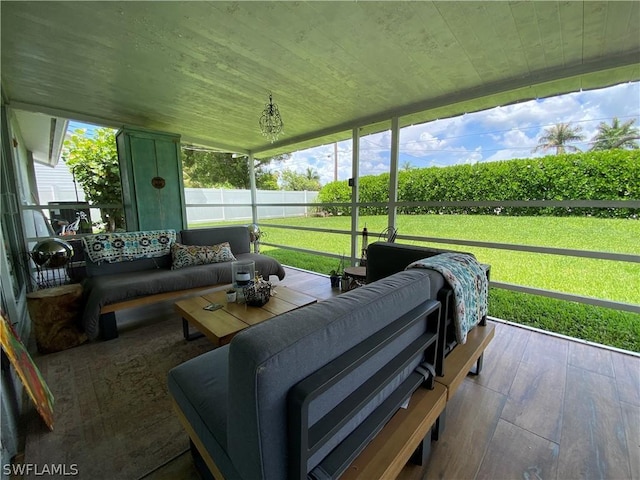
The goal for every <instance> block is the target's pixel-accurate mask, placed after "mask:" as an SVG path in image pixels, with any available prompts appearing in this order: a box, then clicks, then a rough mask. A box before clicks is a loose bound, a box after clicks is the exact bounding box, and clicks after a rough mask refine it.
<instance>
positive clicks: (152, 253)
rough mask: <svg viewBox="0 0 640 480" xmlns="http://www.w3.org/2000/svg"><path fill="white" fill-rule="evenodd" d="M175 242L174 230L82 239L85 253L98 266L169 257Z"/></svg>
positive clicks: (115, 234) (113, 234) (92, 236)
mask: <svg viewBox="0 0 640 480" xmlns="http://www.w3.org/2000/svg"><path fill="white" fill-rule="evenodd" d="M175 241H176V231H175V230H149V231H146V232H114V233H102V234H98V235H88V236H86V237H83V239H82V242H83V243H84V249H85V252H86V253H87V255H89V258H90V259H91V261H92V262H93V263H95V264H98V265H99V264H100V263H102V262H106V263H117V262H126V261H132V260H139V259H141V258H154V257H162V256H164V255H169V254H170V253H171V244H172V243H174V242H175Z"/></svg>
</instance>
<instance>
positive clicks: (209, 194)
mask: <svg viewBox="0 0 640 480" xmlns="http://www.w3.org/2000/svg"><path fill="white" fill-rule="evenodd" d="M256 194H257V196H256V201H257V203H258V216H259V217H260V218H283V217H299V216H305V215H307V214H308V213H309V212H310V208H311V207H306V206H290V207H289V206H266V205H265V206H261V204H267V203H313V202H315V201H316V198H317V196H318V192H306V191H303V192H291V191H286V190H257V192H256ZM184 196H185V202H186V205H187V223H188V224H190V225H192V224H198V223H208V222H220V221H230V220H247V221H250V220H251V219H252V218H251V206H250V204H251V191H249V190H225V189H218V188H185V189H184ZM208 205H216V206H208Z"/></svg>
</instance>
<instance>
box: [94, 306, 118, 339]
mask: <svg viewBox="0 0 640 480" xmlns="http://www.w3.org/2000/svg"><path fill="white" fill-rule="evenodd" d="M98 323H99V325H100V336H101V338H102V339H103V340H113V339H114V338H118V326H117V325H116V312H109V313H101V314H100V320H99V321H98Z"/></svg>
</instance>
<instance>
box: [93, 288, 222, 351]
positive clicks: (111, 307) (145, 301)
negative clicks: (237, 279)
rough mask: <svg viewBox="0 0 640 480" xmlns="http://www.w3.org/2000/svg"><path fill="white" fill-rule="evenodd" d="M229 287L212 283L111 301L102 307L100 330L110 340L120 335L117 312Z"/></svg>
mask: <svg viewBox="0 0 640 480" xmlns="http://www.w3.org/2000/svg"><path fill="white" fill-rule="evenodd" d="M223 287H224V288H229V285H226V286H225V285H211V286H208V287H206V286H205V287H195V288H188V289H185V290H174V291H171V292H163V293H156V294H154V295H147V296H144V297H137V298H132V299H130V300H124V301H122V302H116V303H110V304H108V305H105V306H104V307H102V308H101V309H100V331H101V332H102V336H103V339H105V340H108V339H112V338H116V337H117V336H118V327H117V325H116V312H119V311H120V310H127V309H129V308H137V307H143V306H145V305H153V304H154V303H159V302H164V301H167V300H173V299H178V298H181V297H186V296H190V295H195V294H197V293H202V292H206V291H208V290H213V289H215V288H223Z"/></svg>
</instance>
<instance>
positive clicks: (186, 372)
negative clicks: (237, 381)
mask: <svg viewBox="0 0 640 480" xmlns="http://www.w3.org/2000/svg"><path fill="white" fill-rule="evenodd" d="M228 372H229V346H228V345H225V346H224V347H220V348H217V349H215V350H212V351H210V352H207V353H204V354H202V355H200V356H198V357H196V358H193V359H191V360H188V361H187V362H185V363H183V364H181V365H178V366H177V367H175V368H173V369H172V370H170V371H169V376H168V386H169V391H170V392H171V395H172V396H173V398H174V400H175V401H176V403H177V404H178V406H179V407H180V410H181V411H182V413H183V414H184V416H185V417H186V418H187V420H188V421H189V423H190V424H191V426H192V427H193V429H194V431H195V432H196V435H197V436H198V438H199V439H200V440H201V441H202V443H203V444H204V446H205V448H206V449H207V451H209V452H211V454H212V457H213V458H215V459H216V466H217V467H218V468H219V469H220V470H221V472H222V473H223V474H224V476H225V478H229V479H231V478H238V476H239V475H238V473H237V472H236V470H235V468H234V467H233V464H232V463H231V460H230V459H229V457H228V456H227V453H226V450H227V398H228V386H229V374H228Z"/></svg>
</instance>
